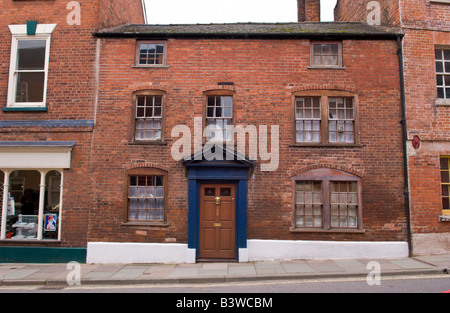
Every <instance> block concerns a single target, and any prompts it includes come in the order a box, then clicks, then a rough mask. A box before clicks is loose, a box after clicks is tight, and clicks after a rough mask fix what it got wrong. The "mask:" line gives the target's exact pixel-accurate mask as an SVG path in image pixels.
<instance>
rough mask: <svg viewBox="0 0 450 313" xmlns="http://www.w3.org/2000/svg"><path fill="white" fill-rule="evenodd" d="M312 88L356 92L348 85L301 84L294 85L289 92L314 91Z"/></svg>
mask: <svg viewBox="0 0 450 313" xmlns="http://www.w3.org/2000/svg"><path fill="white" fill-rule="evenodd" d="M314 90H324V91H325V90H334V91H342V92H350V93H353V94H357V90H356V88H354V87H352V86H348V85H345V86H344V85H325V84H324V85H303V86H294V87H293V88H292V89H291V90H290V92H291V93H297V92H301V91H314Z"/></svg>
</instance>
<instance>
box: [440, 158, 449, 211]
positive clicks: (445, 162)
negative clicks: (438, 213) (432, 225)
mask: <svg viewBox="0 0 450 313" xmlns="http://www.w3.org/2000/svg"><path fill="white" fill-rule="evenodd" d="M441 190H442V211H443V215H449V216H450V156H443V157H441Z"/></svg>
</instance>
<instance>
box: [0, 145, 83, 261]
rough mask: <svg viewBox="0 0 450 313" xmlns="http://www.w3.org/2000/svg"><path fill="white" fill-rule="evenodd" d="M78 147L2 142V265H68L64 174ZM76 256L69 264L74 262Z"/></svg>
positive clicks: (0, 152)
mask: <svg viewBox="0 0 450 313" xmlns="http://www.w3.org/2000/svg"><path fill="white" fill-rule="evenodd" d="M74 146H75V142H51V141H49V142H0V181H1V184H0V188H1V198H0V200H1V211H0V212H1V233H0V251H1V253H0V261H1V262H54V261H56V260H62V259H64V258H65V257H64V252H67V250H66V249H62V248H59V249H58V248H55V247H54V246H55V245H56V247H58V246H59V243H60V242H61V224H62V223H61V221H62V218H63V196H62V195H63V182H64V170H65V169H70V163H71V151H72V149H73V147H74ZM55 249H56V250H55ZM73 252H74V251H71V252H70V253H69V254H71V255H70V257H69V258H68V259H74V257H75V256H74V255H73V254H72V253H73Z"/></svg>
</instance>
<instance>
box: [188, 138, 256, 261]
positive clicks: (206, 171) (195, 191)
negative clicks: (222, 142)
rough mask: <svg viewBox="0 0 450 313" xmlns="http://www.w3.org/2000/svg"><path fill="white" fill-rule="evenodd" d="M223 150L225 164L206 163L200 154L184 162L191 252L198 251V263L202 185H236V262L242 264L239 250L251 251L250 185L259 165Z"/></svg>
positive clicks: (234, 152)
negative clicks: (248, 223) (248, 227)
mask: <svg viewBox="0 0 450 313" xmlns="http://www.w3.org/2000/svg"><path fill="white" fill-rule="evenodd" d="M218 148H220V147H218ZM216 149H217V148H216ZM220 149H223V154H224V158H223V160H213V161H206V160H205V158H204V157H202V155H201V152H199V153H197V154H194V155H192V156H191V158H190V159H189V160H185V161H184V162H183V164H184V165H185V166H186V169H187V177H188V178H189V216H188V248H189V249H195V250H196V259H198V256H199V249H198V247H199V241H200V228H199V223H200V185H201V184H206V183H208V184H211V183H212V184H222V183H232V184H235V186H236V194H235V196H236V199H235V201H236V203H235V204H236V227H235V228H236V237H235V238H236V240H235V242H236V259H237V260H239V249H246V248H247V182H248V179H249V177H250V176H251V174H252V173H253V170H254V168H255V164H254V162H252V161H250V160H248V159H247V158H245V157H243V156H242V155H240V154H239V153H238V152H236V151H234V150H229V149H227V148H220ZM230 156H231V157H230ZM230 159H231V161H230Z"/></svg>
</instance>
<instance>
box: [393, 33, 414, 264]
mask: <svg viewBox="0 0 450 313" xmlns="http://www.w3.org/2000/svg"><path fill="white" fill-rule="evenodd" d="M402 37H403V35H398V36H397V43H398V61H399V68H400V89H401V90H400V93H401V106H402V121H401V124H402V133H403V170H404V172H405V186H404V195H405V206H406V228H407V238H408V252H409V257H412V256H413V247H412V238H411V236H412V235H411V213H410V203H409V175H408V146H407V142H408V130H407V125H406V97H405V77H404V71H403V41H402V40H403V39H402Z"/></svg>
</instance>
